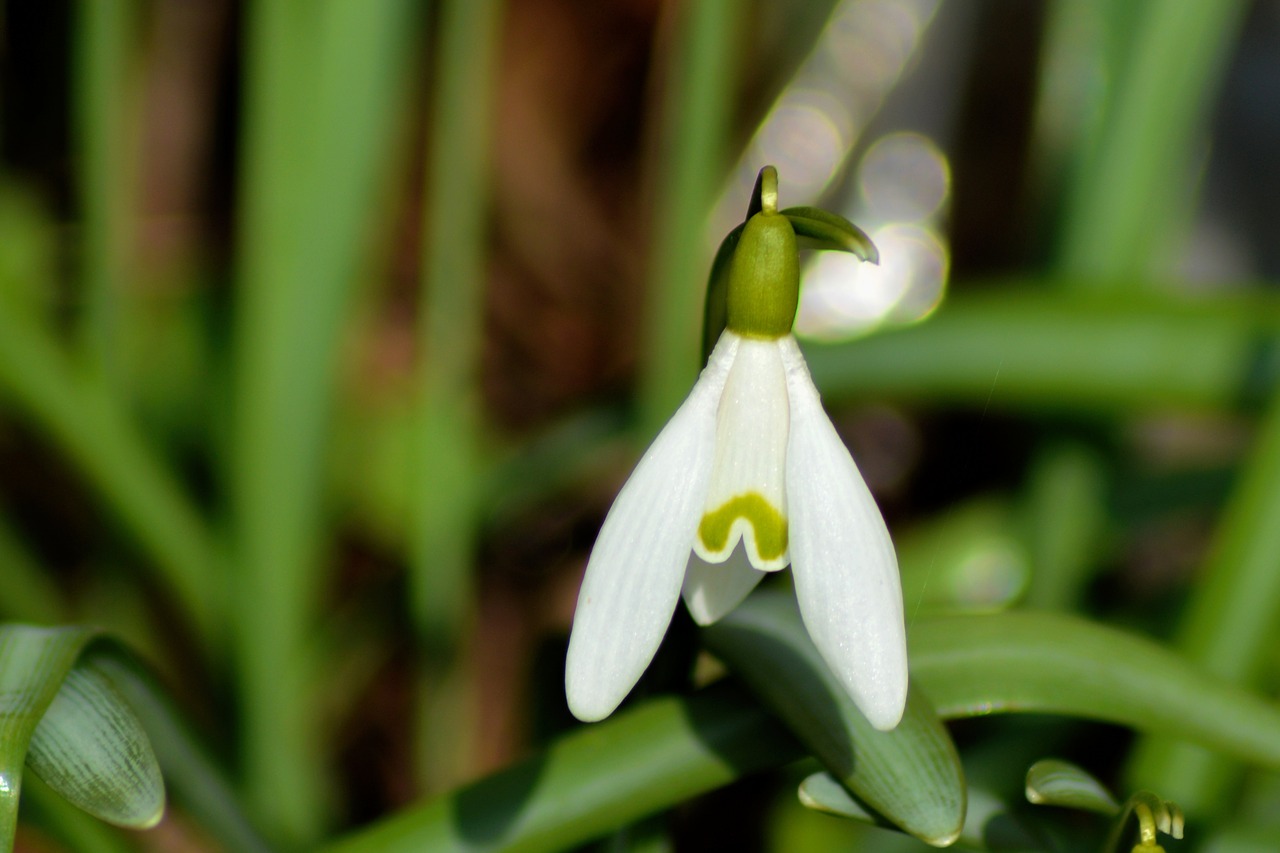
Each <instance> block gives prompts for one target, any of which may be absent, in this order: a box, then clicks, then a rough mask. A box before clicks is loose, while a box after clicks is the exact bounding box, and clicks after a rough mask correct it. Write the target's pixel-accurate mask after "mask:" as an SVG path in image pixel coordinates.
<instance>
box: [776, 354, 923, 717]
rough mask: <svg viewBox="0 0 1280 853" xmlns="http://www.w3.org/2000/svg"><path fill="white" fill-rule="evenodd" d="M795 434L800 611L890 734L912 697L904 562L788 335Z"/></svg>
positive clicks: (790, 457)
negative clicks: (901, 568)
mask: <svg viewBox="0 0 1280 853" xmlns="http://www.w3.org/2000/svg"><path fill="white" fill-rule="evenodd" d="M786 343H787V345H786V346H785V347H784V348H783V358H784V360H785V362H786V364H787V391H788V393H789V395H790V398H791V435H790V440H789V442H788V446H787V499H788V502H789V504H790V509H791V561H792V571H793V573H794V576H795V586H796V598H797V599H798V600H799V603H800V614H801V616H802V617H803V618H804V624H805V628H806V630H808V632H809V636H810V637H811V638H812V639H813V642H814V645H816V646H817V647H818V651H820V652H821V653H822V657H823V659H824V660H826V662H827V665H828V666H829V667H831V670H832V672H834V673H835V675H836V676H837V677H838V678H839V679H840V681H841V682H842V683H843V684H844V686H845V688H846V689H847V690H848V691H849V695H851V696H852V697H853V700H854V702H856V703H857V705H858V708H859V709H861V711H862V712H863V714H865V715H866V717H867V719H868V720H870V722H871V724H872V725H873V726H875V727H876V728H878V729H882V730H886V731H887V730H889V729H892V728H893V727H894V726H896V725H897V724H898V721H899V720H900V719H901V718H902V712H903V709H904V707H905V705H906V701H907V642H906V630H905V627H904V624H903V618H902V587H901V581H900V580H899V578H898V560H897V557H896V556H895V554H894V550H893V542H892V541H891V540H890V538H889V531H888V530H887V529H886V528H885V524H884V518H883V517H882V516H881V515H880V509H879V508H878V507H877V506H876V503H875V499H874V498H872V497H871V493H870V491H868V489H867V486H866V483H864V482H863V480H862V475H861V474H859V473H858V469H857V467H856V466H855V465H854V463H853V458H852V457H851V456H850V455H849V451H848V449H847V448H846V447H845V446H844V442H842V441H841V440H840V436H839V435H837V434H836V431H835V428H834V427H832V425H831V421H830V419H829V418H828V417H827V414H826V412H824V411H823V409H822V402H821V401H820V400H819V399H818V391H817V389H816V388H814V386H813V380H812V379H810V378H809V369H808V367H807V366H806V365H805V363H804V357H803V356H802V355H801V354H800V350H799V348H798V347H797V346H796V343H795V340H794V339H792V338H787V339H786Z"/></svg>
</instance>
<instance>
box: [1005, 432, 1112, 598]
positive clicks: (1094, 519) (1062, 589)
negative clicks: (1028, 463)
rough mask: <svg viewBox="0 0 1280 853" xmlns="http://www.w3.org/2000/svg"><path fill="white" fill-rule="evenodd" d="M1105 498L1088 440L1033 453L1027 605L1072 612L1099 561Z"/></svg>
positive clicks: (1100, 467)
mask: <svg viewBox="0 0 1280 853" xmlns="http://www.w3.org/2000/svg"><path fill="white" fill-rule="evenodd" d="M1106 499H1107V479H1106V467H1105V465H1104V463H1103V460H1102V459H1101V458H1100V457H1099V455H1098V454H1097V453H1095V452H1094V451H1093V450H1091V449H1090V448H1089V447H1088V446H1087V445H1085V444H1082V443H1080V442H1068V441H1062V442H1057V443H1055V444H1053V445H1051V446H1048V447H1044V448H1042V449H1041V450H1040V451H1039V452H1038V453H1037V454H1036V463H1035V466H1034V468H1033V469H1032V472H1031V477H1030V482H1029V483H1028V485H1027V494H1026V497H1025V499H1024V501H1023V506H1024V507H1025V510H1024V513H1025V514H1024V518H1023V524H1024V525H1025V530H1026V534H1025V536H1026V542H1027V550H1028V552H1029V554H1030V557H1031V569H1032V571H1031V579H1030V584H1029V585H1028V587H1027V594H1026V604H1027V606H1028V607H1031V608H1034V609H1037V610H1060V611H1074V610H1076V608H1077V607H1078V606H1079V605H1080V604H1081V603H1082V601H1083V598H1084V593H1085V588H1086V587H1087V585H1088V583H1089V580H1090V579H1091V577H1092V574H1093V572H1094V570H1095V569H1096V567H1097V565H1098V563H1099V551H1100V545H1101V542H1102V538H1103V534H1104V531H1105V530H1106V507H1107V500H1106Z"/></svg>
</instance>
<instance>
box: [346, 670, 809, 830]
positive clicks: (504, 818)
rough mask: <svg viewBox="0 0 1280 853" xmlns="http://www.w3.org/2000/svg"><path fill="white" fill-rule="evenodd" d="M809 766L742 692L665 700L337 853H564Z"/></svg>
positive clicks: (397, 819)
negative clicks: (785, 769)
mask: <svg viewBox="0 0 1280 853" xmlns="http://www.w3.org/2000/svg"><path fill="white" fill-rule="evenodd" d="M800 756H801V752H800V747H799V746H798V745H797V744H796V743H795V742H794V741H793V740H792V739H791V737H790V735H788V734H787V733H786V731H785V730H783V729H782V728H781V726H779V725H778V724H777V723H776V722H774V721H773V719H772V718H771V717H769V716H768V715H766V714H765V713H764V712H763V711H762V710H760V708H759V707H758V706H756V705H755V704H754V703H753V702H752V701H751V700H750V699H748V698H747V697H746V695H745V694H744V693H743V692H742V691H741V690H740V689H738V688H736V687H733V686H730V685H726V684H720V685H716V686H713V687H711V688H709V689H707V690H704V691H702V692H701V693H699V694H697V695H695V696H692V697H688V698H683V699H675V698H664V699H657V700H654V701H652V702H648V703H645V704H643V705H641V706H638V707H636V708H635V709H634V710H631V711H627V712H625V713H621V714H618V715H615V716H614V717H613V718H612V719H610V720H609V721H608V722H606V723H600V724H597V725H592V726H587V727H584V728H580V729H577V730H576V731H574V732H573V733H571V734H569V735H566V736H565V737H563V738H561V739H560V740H559V741H557V742H556V743H555V744H553V745H552V746H551V747H549V748H548V749H547V750H546V752H545V753H543V754H541V755H539V756H537V757H535V758H533V759H531V760H529V761H526V762H524V763H522V764H519V765H516V766H515V767H512V768H510V769H508V770H504V771H502V772H501V773H498V774H497V775H494V776H490V777H488V778H487V779H484V780H482V781H480V782H478V783H476V784H474V785H470V786H468V787H467V788H464V789H463V790H461V791H458V792H456V793H453V794H450V795H447V796H444V797H440V798H439V799H436V800H433V801H430V802H428V803H427V804H426V805H424V806H421V807H418V808H411V809H407V810H405V811H403V812H401V813H400V814H398V815H396V816H394V817H392V818H389V819H388V820H385V821H382V822H380V823H378V824H376V825H374V826H372V827H370V828H368V829H365V830H363V831H359V832H357V833H355V834H354V835H352V836H349V837H347V838H345V839H342V840H340V841H338V842H337V843H336V844H334V845H332V846H330V847H328V848H326V850H327V851H328V853H365V851H368V853H373V851H378V853H395V851H406V853H408V851H419V850H430V851H433V853H453V851H481V850H484V851H521V853H535V851H556V850H565V849H568V848H570V847H573V846H575V845H577V844H581V843H583V842H586V841H590V840H591V839H593V838H598V837H600V836H603V835H604V834H605V833H607V832H609V831H610V830H612V829H616V828H617V827H620V826H624V825H626V824H628V823H631V822H632V821H635V820H637V819H639V818H641V817H644V816H645V815H648V814H652V813H654V812H657V811H660V810H661V809H664V808H668V807H670V806H673V805H675V804H677V803H680V802H683V801H684V800H687V799H688V798H690V797H692V796H695V795H696V794H700V793H703V792H705V791H709V790H712V789H714V788H717V787H719V786H721V785H724V784H726V783H727V782H730V781H732V780H733V779H736V778H738V777H739V776H742V775H744V774H746V773H751V772H754V771H757V770H761V769H765V768H768V767H777V766H779V765H781V764H784V763H786V762H789V761H793V760H795V759H797V758H799V757H800Z"/></svg>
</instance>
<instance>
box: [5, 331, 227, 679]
mask: <svg viewBox="0 0 1280 853" xmlns="http://www.w3.org/2000/svg"><path fill="white" fill-rule="evenodd" d="M38 323H39V320H38V319H37V318H36V317H34V316H32V315H30V314H26V313H23V312H18V311H8V310H0V398H3V399H4V401H5V402H6V403H8V404H9V405H11V406H13V407H14V409H16V410H17V411H18V412H19V413H21V415H22V416H23V417H25V418H26V419H27V420H29V421H31V422H32V423H33V425H34V426H35V427H36V428H37V429H38V430H39V431H41V432H43V433H44V434H46V435H47V437H48V440H49V441H50V443H51V444H53V445H54V446H55V447H57V448H58V449H59V450H60V451H61V452H62V453H64V454H65V455H66V456H67V457H68V458H69V459H70V461H71V463H72V464H73V465H74V466H76V467H77V468H79V470H80V471H81V472H82V473H83V475H84V477H85V479H86V480H88V481H89V483H90V484H91V485H92V486H93V487H94V488H95V489H97V491H98V492H99V493H100V494H101V495H102V497H103V499H104V501H105V503H106V504H107V505H108V506H109V507H110V508H111V510H112V511H114V513H115V514H116V515H117V517H118V518H119V519H120V521H121V523H122V524H123V525H124V527H125V529H126V530H127V531H128V532H129V533H130V534H131V536H132V537H133V539H134V540H135V541H136V542H137V543H138V546H139V547H140V548H141V550H142V551H143V552H144V553H145V554H146V556H147V557H148V558H149V561H150V563H151V564H152V565H154V567H155V569H156V570H157V573H158V579H159V581H160V583H161V585H162V586H163V587H164V588H165V590H166V591H167V592H169V593H170V594H171V595H172V596H173V597H174V599H175V600H176V601H177V602H178V604H179V606H180V607H181V610H182V613H183V614H184V615H185V616H186V617H188V618H189V619H190V620H191V622H192V626H193V631H192V632H193V634H194V635H195V636H196V638H197V639H198V641H199V642H200V643H201V645H202V647H203V650H204V651H205V652H206V653H209V654H210V655H214V656H216V651H217V649H218V647H219V645H220V643H221V640H222V625H221V621H220V619H221V617H220V615H219V614H220V612H221V604H222V578H221V577H219V574H218V572H219V567H220V565H221V559H220V554H219V548H218V546H217V543H216V542H215V540H214V537H213V535H212V534H211V533H210V531H209V529H208V527H207V526H206V524H205V522H204V519H203V518H202V517H201V516H200V514H199V512H198V511H197V509H196V507H195V506H194V505H193V503H192V500H191V498H190V496H189V495H188V494H187V493H186V492H185V491H183V489H182V487H181V485H180V484H179V483H178V481H177V479H176V478H175V477H174V475H173V472H172V471H171V470H169V469H168V468H166V467H165V465H164V464H163V463H162V461H161V460H160V459H158V458H157V457H156V456H155V455H154V454H153V452H152V449H151V448H150V447H149V446H148V445H147V443H146V440H145V439H144V438H143V436H142V435H141V434H140V433H139V432H138V430H137V428H136V427H135V426H134V425H133V423H132V422H131V421H130V420H129V418H128V416H127V414H126V412H125V411H124V410H123V408H122V406H121V401H120V399H119V397H118V396H115V395H114V394H112V393H111V391H110V390H109V389H108V388H107V387H105V386H104V385H103V383H102V382H101V381H100V380H98V379H87V378H85V376H84V375H82V374H81V373H78V372H77V371H76V369H75V368H74V367H73V366H72V364H71V362H70V360H69V359H68V358H67V356H66V354H65V353H64V352H63V351H62V350H61V348H60V347H59V346H58V344H57V342H56V341H55V340H54V338H53V336H52V335H51V334H50V333H49V332H48V331H47V330H45V329H44V328H42V327H40V326H39V325H38Z"/></svg>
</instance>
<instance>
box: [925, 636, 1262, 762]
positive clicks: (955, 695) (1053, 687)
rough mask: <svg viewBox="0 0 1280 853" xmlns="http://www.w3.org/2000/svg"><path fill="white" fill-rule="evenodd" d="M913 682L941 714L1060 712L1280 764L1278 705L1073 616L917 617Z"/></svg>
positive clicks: (1169, 654) (949, 716)
mask: <svg viewBox="0 0 1280 853" xmlns="http://www.w3.org/2000/svg"><path fill="white" fill-rule="evenodd" d="M907 639H908V646H909V649H910V654H911V677H912V679H913V681H914V682H915V683H917V684H918V685H919V686H920V687H921V689H922V690H923V691H924V692H925V693H927V694H928V695H929V698H930V699H932V700H933V702H934V704H935V706H936V707H937V709H938V713H939V714H940V715H941V716H942V717H944V718H946V719H952V718H957V717H972V716H980V715H985V714H990V713H993V712H996V713H999V712H1028V713H1045V714H1066V715H1070V716H1075V717H1086V718H1090V719H1095V720H1105V721H1108V722H1112V723H1120V724H1122V725H1126V726H1130V727H1132V728H1134V729H1138V730H1141V731H1147V732H1159V733H1162V734H1168V735H1171V736H1173V737H1177V738H1180V739H1183V740H1189V741H1194V742H1197V743H1200V744H1202V745H1204V746H1208V747H1211V748H1214V749H1218V750H1221V751H1223V752H1226V753H1229V754H1231V755H1233V756H1235V757H1237V758H1239V759H1241V760H1243V761H1247V762H1249V763H1251V764H1260V765H1265V766H1268V767H1280V709H1277V708H1276V707H1275V706H1274V705H1271V704H1269V703H1268V702H1265V701H1263V700H1262V699H1261V698H1260V697H1258V696H1255V695H1253V694H1251V693H1248V692H1246V691H1244V690H1242V689H1241V688H1239V687H1236V686H1234V685H1231V684H1228V683H1226V682H1224V681H1221V680H1219V679H1217V678H1214V677H1213V676H1210V675H1208V674H1206V673H1203V672H1201V671H1200V670H1197V669H1195V668H1194V667H1193V666H1191V664H1190V663H1188V662H1187V661H1186V660H1184V659H1183V658H1180V657H1178V656H1177V655H1175V654H1174V653H1173V652H1170V651H1168V650H1167V649H1165V648H1163V647H1161V646H1159V645H1157V644H1155V643H1153V642H1151V641H1150V640H1145V639H1142V638H1141V637H1136V636H1133V635H1131V634H1126V633H1124V632H1123V631H1119V630H1116V629H1115V628H1109V627H1106V626H1104V625H1098V624H1095V623H1092V622H1088V621H1085V620H1084V619H1080V618H1078V617H1072V616H1066V615H1060V614H1053V613H1032V612H1025V611H1024V612H1009V613H1000V614H995V615H991V616H934V617H921V618H919V619H917V620H916V621H915V623H914V624H913V625H911V626H910V629H909V635H908V638H907Z"/></svg>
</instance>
